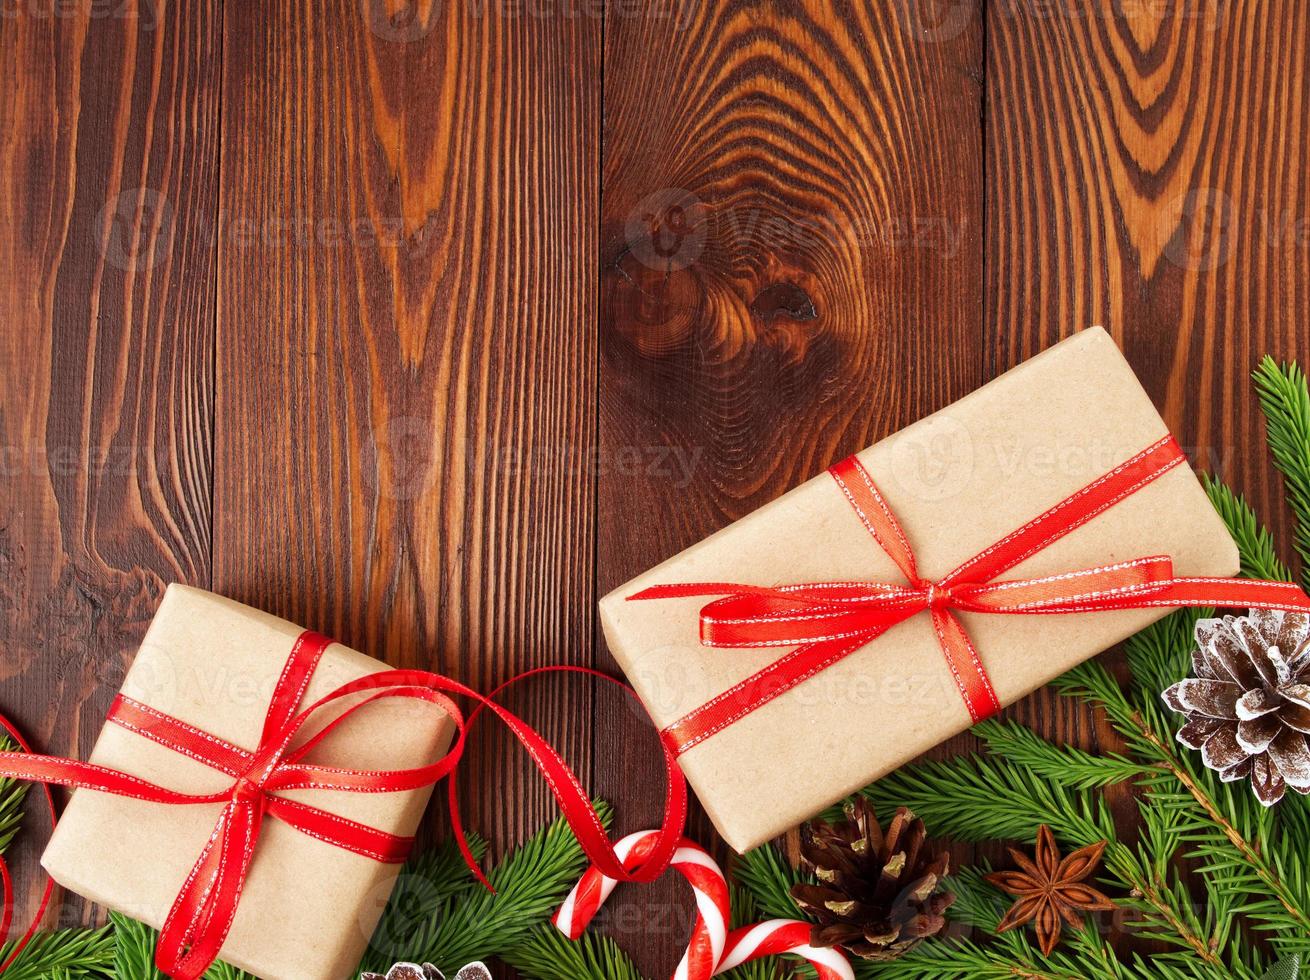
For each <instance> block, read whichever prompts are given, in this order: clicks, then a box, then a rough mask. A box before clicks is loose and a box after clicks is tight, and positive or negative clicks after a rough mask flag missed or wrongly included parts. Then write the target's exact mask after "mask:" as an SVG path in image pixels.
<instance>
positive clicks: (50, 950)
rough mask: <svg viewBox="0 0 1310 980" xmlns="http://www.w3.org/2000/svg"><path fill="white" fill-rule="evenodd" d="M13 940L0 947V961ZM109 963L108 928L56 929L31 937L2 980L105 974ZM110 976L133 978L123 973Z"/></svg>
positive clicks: (111, 957)
mask: <svg viewBox="0 0 1310 980" xmlns="http://www.w3.org/2000/svg"><path fill="white" fill-rule="evenodd" d="M15 941H16V940H15ZM15 941H10V942H7V943H5V944H4V945H2V946H0V963H2V962H4V961H5V960H7V959H8V958H9V954H10V952H12V950H13V948H14V942H15ZM113 966H114V935H113V932H112V931H111V929H110V927H108V926H102V927H101V928H99V929H58V930H55V931H54V932H40V933H37V934H36V935H35V936H33V937H32V941H31V942H30V943H28V944H27V946H26V947H24V949H23V951H22V952H21V953H19V954H18V958H17V959H15V960H14V962H13V963H11V964H10V966H9V968H8V969H7V970H5V973H4V975H5V980H52V978H55V977H58V978H64V980H80V978H82V977H87V978H93V977H95V978H98V977H104V976H108V975H110V971H111V970H112V969H113ZM113 975H114V976H116V977H120V978H122V980H135V978H129V977H127V976H125V975H124V974H118V973H115V974H113Z"/></svg>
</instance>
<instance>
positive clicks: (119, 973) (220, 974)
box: [5, 912, 258, 980]
mask: <svg viewBox="0 0 1310 980" xmlns="http://www.w3.org/2000/svg"><path fill="white" fill-rule="evenodd" d="M109 921H110V927H112V931H111V932H110V935H111V936H112V938H113V946H114V949H113V965H114V968H113V976H114V978H115V980H168V978H167V977H166V976H165V975H164V974H163V973H161V972H159V970H157V969H156V968H155V947H156V946H157V945H158V943H159V933H157V932H156V931H155V930H154V929H151V928H150V927H149V926H148V925H146V924H145V923H142V922H137V921H136V920H135V919H129V918H128V917H127V916H125V915H120V914H119V913H118V912H110V913H109ZM107 928H108V927H107ZM5 976H6V978H8V972H7V971H6V974H5ZM203 980H258V978H257V977H255V976H253V975H251V974H249V973H246V972H245V971H244V970H238V969H237V968H236V967H234V966H230V965H228V964H227V963H223V962H216V963H214V965H213V966H211V967H210V968H209V969H208V970H206V971H205V975H204V978H203Z"/></svg>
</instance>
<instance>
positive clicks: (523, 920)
mask: <svg viewBox="0 0 1310 980" xmlns="http://www.w3.org/2000/svg"><path fill="white" fill-rule="evenodd" d="M595 806H596V810H597V812H598V813H599V814H600V816H601V820H602V822H603V823H604V824H605V825H606V826H608V825H609V820H610V816H611V811H610V808H609V806H608V805H607V804H605V803H602V802H597V803H596V804H595ZM586 865H587V859H586V857H585V855H583V853H582V848H581V847H580V846H579V845H578V842H577V839H576V838H575V837H574V836H573V832H572V831H571V830H570V829H569V827H568V825H567V824H566V823H564V821H562V820H557V821H555V822H554V823H552V824H551V825H550V826H548V827H546V828H545V829H544V830H541V831H539V832H538V833H537V834H536V835H535V836H534V837H532V838H531V839H530V840H529V841H528V842H527V843H525V844H524V845H523V846H522V847H520V848H519V849H518V850H517V851H515V852H514V853H512V854H510V855H509V856H508V857H507V858H505V859H504V860H503V861H501V862H500V864H498V865H497V866H496V867H495V868H494V869H492V870H491V871H490V872H489V873H488V875H487V877H488V879H489V880H490V881H491V884H492V887H493V888H495V889H496V892H495V894H492V893H491V892H489V891H487V890H486V889H484V888H481V887H475V888H471V889H468V890H464V891H460V892H457V893H455V894H454V895H452V896H451V897H449V898H447V899H446V900H445V901H442V902H440V903H437V904H436V905H435V906H434V907H433V908H432V910H431V913H430V915H429V916H428V918H427V919H426V921H423V922H421V923H419V924H418V925H417V928H416V929H415V931H414V935H413V938H412V942H413V945H412V946H411V947H410V948H409V949H408V950H407V951H405V953H404V955H403V956H397V957H396V959H405V960H409V961H412V962H425V963H433V964H435V965H436V966H437V967H438V968H440V969H442V970H446V971H447V972H449V973H454V972H455V971H456V970H457V969H458V968H459V967H461V966H463V965H464V964H465V963H468V962H470V961H472V960H480V959H488V958H490V957H492V956H496V955H501V954H504V953H507V952H509V951H510V950H512V949H514V948H515V947H517V946H520V945H521V944H523V943H525V942H526V941H527V940H528V939H529V937H530V936H532V935H533V933H534V932H535V930H536V929H537V927H538V926H540V925H541V924H542V923H544V922H546V921H547V920H548V919H549V918H550V916H551V914H552V913H553V912H554V911H555V908H556V907H557V906H558V905H559V903H560V902H561V901H563V900H564V896H565V895H567V894H568V891H569V889H570V888H572V887H573V884H574V883H575V882H576V881H577V879H578V877H579V876H580V875H581V874H582V872H583V870H584V869H585V868H586Z"/></svg>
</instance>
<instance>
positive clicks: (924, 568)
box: [600, 328, 1238, 851]
mask: <svg viewBox="0 0 1310 980" xmlns="http://www.w3.org/2000/svg"><path fill="white" fill-rule="evenodd" d="M1237 569H1238V555H1237V549H1236V546H1235V545H1234V543H1233V541H1232V539H1231V538H1230V536H1229V535H1228V533H1227V531H1226V529H1225V528H1224V525H1223V523H1222V521H1221V520H1220V518H1219V516H1218V515H1217V514H1216V512H1215V511H1214V509H1213V507H1212V506H1211V505H1210V503H1209V501H1208V499H1207V497H1206V494H1205V492H1204V490H1203V488H1202V487H1201V485H1200V483H1199V482H1198V480H1197V478H1196V476H1195V475H1194V473H1193V472H1192V470H1191V468H1190V467H1189V466H1188V465H1187V463H1186V461H1185V460H1184V458H1183V456H1182V453H1181V450H1180V449H1179V448H1178V446H1177V444H1176V443H1175V442H1174V441H1173V440H1172V438H1171V437H1170V436H1169V433H1168V431H1167V429H1166V427H1165V424H1164V422H1163V421H1162V419H1161V418H1160V416H1159V414H1158V413H1157V412H1156V410H1155V408H1154V407H1153V406H1152V404H1151V400H1150V398H1149V397H1148V396H1147V394H1146V392H1145V391H1144V390H1143V389H1142V386H1141V384H1140V383H1139V382H1138V380H1137V378H1136V377H1135V376H1134V374H1133V372H1132V370H1131V368H1130V367H1129V365H1128V363H1127V362H1126V361H1125V360H1124V358H1123V355H1122V354H1121V353H1120V352H1119V349H1118V347H1117V346H1116V345H1115V343H1114V341H1113V340H1112V339H1111V338H1110V336H1109V335H1108V334H1107V333H1106V332H1105V331H1104V330H1102V329H1100V328H1093V329H1089V330H1085V331H1083V332H1081V333H1078V334H1076V335H1074V336H1073V337H1071V338H1069V339H1068V340H1065V341H1064V342H1062V343H1060V344H1057V345H1056V346H1054V347H1052V348H1050V349H1048V350H1046V351H1045V352H1043V353H1041V354H1039V355H1038V356H1036V357H1034V358H1032V359H1031V360H1029V361H1027V362H1026V363H1024V364H1022V365H1020V366H1019V367H1017V368H1015V369H1013V370H1011V371H1010V372H1008V373H1006V374H1004V375H1002V376H1001V377H999V378H997V379H996V380H994V381H992V382H991V383H989V384H987V385H985V386H984V387H982V388H980V389H979V390H977V391H975V392H973V393H972V394H970V395H968V396H967V397H965V398H963V399H961V400H960V401H958V402H956V403H954V404H952V405H950V406H948V407H947V408H945V409H942V410H941V411H939V412H937V413H936V414H934V415H931V416H929V417H927V418H925V419H922V420H921V421H919V422H917V423H915V424H914V425H911V426H909V427H908V428H906V429H903V430H902V431H900V432H897V433H896V434H894V435H892V436H890V437H888V438H887V439H884V440H883V441H881V442H879V443H877V444H876V445H874V446H872V447H870V448H868V449H866V450H864V451H862V452H860V453H858V454H857V455H856V456H855V457H853V458H852V459H850V460H847V461H844V462H843V463H841V464H838V465H836V466H834V467H833V468H832V469H831V470H830V471H828V472H827V473H824V474H822V475H820V476H818V477H816V478H814V479H812V480H810V481H809V482H807V483H805V484H803V485H801V486H799V487H797V488H796V489H794V490H792V491H791V492H789V493H787V494H786V495H784V496H782V497H780V498H779V499H778V500H776V501H774V502H773V503H771V504H768V505H766V506H764V507H762V508H760V509H759V510H757V511H755V512H754V513H752V514H749V515H747V516H746V517H745V518H743V519H741V520H739V521H737V522H736V523H735V524H732V525H731V526H729V527H727V528H725V529H724V530H722V531H720V532H718V533H717V534H714V535H712V536H711V537H709V538H707V539H706V540H704V541H702V542H700V543H699V544H696V545H694V546H692V547H691V548H688V549H687V550H686V551H684V552H682V553H681V554H679V555H677V556H675V557H673V558H671V559H669V560H668V561H666V562H664V563H663V564H662V565H660V566H658V567H657V568H654V569H652V570H651V571H649V572H647V573H646V574H644V575H641V576H639V577H638V578H636V579H633V580H632V581H630V582H628V583H627V584H625V585H623V586H622V587H620V588H619V589H617V590H615V591H614V592H613V593H611V594H610V595H608V596H606V597H605V598H604V599H602V600H601V602H600V615H601V621H602V624H603V627H604V631H605V636H606V638H607V640H608V642H609V646H610V649H611V650H612V651H613V653H614V656H615V657H616V658H617V660H618V662H619V664H620V665H621V667H622V668H623V671H624V672H625V674H626V675H627V677H628V679H629V680H630V681H631V683H632V685H633V687H634V688H635V689H636V690H637V692H638V694H639V695H640V697H641V699H642V701H643V702H644V704H645V706H646V709H647V710H648V711H649V713H650V715H651V716H652V718H653V720H654V721H655V723H656V725H657V726H658V727H659V728H661V729H662V732H663V738H664V740H665V743H666V744H667V745H669V746H670V747H672V748H673V750H674V751H675V752H678V753H680V755H679V761H680V763H681V766H682V769H683V771H684V772H685V773H686V776H687V779H688V781H689V782H690V783H691V785H692V787H693V788H694V789H695V791H696V795H697V796H698V798H699V799H700V801H701V803H702V804H703V805H704V807H705V809H706V811H707V812H708V814H709V816H710V818H711V819H712V820H713V822H714V824H715V826H716V827H717V828H718V830H719V832H720V833H721V834H722V835H723V837H724V839H725V840H726V841H727V842H728V843H729V844H730V845H731V846H732V847H733V848H735V849H736V850H738V851H746V850H748V849H750V848H752V847H755V846H757V845H759V844H761V843H763V842H764V841H766V840H768V839H770V838H772V837H775V836H776V835H778V834H780V833H782V832H784V831H785V830H787V829H788V828H790V827H792V826H794V825H796V824H798V823H800V822H801V821H803V820H806V819H808V818H809V817H811V816H813V815H814V814H815V813H817V812H819V811H820V810H822V809H823V808H824V807H826V806H828V805H829V804H831V803H833V802H835V801H837V800H839V799H841V798H842V797H844V796H847V795H848V794H850V793H852V792H854V791H855V790H857V789H859V788H860V787H863V786H865V785H867V784H868V783H870V782H872V781H873V780H875V779H877V778H878V777H880V776H882V775H884V774H886V773H887V772H889V771H891V770H892V769H895V768H896V767H897V766H900V765H901V764H903V763H905V762H908V761H910V760H911V759H913V758H915V757H916V756H918V755H920V754H921V753H923V752H924V751H926V750H928V749H930V748H932V747H933V746H935V745H937V744H939V743H941V742H942V741H944V740H946V739H948V738H949V737H951V736H952V735H955V734H956V733H958V732H960V731H962V730H964V729H965V728H967V727H969V726H970V725H971V724H972V723H973V722H975V721H976V720H978V719H980V718H982V717H986V716H987V715H989V714H991V713H993V712H994V711H995V710H998V709H999V708H1000V707H1001V706H1003V705H1007V704H1010V703H1012V702H1014V701H1016V700H1018V699H1019V698H1021V697H1023V696H1024V695H1026V694H1028V693H1029V692H1031V691H1033V690H1035V689H1036V688H1038V687H1040V686H1042V685H1043V684H1045V683H1047V682H1048V681H1050V680H1051V679H1053V678H1054V677H1056V676H1058V675H1059V674H1061V673H1064V672H1065V671H1067V670H1069V669H1070V668H1071V667H1073V666H1075V665H1076V664H1078V663H1080V662H1081V661H1084V660H1086V659H1088V658H1089V657H1091V656H1093V655H1095V654H1097V653H1099V652H1100V651H1103V650H1105V649H1106V648H1107V647H1110V646H1112V645H1113V644H1115V643H1117V642H1119V641H1121V640H1123V639H1125V638H1126V637H1128V636H1130V635H1131V634H1133V633H1135V632H1137V631H1138V630H1141V629H1142V628H1144V627H1145V626H1147V625H1149V624H1150V623H1151V622H1153V621H1154V620H1156V619H1158V618H1160V617H1161V616H1163V615H1165V614H1167V613H1168V612H1169V611H1170V609H1171V608H1172V607H1175V606H1177V605H1178V604H1179V603H1178V602H1176V601H1175V602H1169V601H1167V597H1166V598H1164V599H1157V600H1153V599H1152V598H1151V597H1152V595H1153V594H1160V595H1163V594H1164V592H1163V587H1162V586H1160V585H1157V584H1155V582H1156V581H1158V580H1163V579H1165V578H1166V577H1167V576H1170V575H1175V576H1189V577H1192V576H1229V575H1232V574H1234V573H1236V571H1237ZM1205 581H1206V580H1205V579H1199V578H1189V580H1188V582H1189V586H1190V588H1191V593H1192V594H1194V593H1195V592H1196V591H1197V590H1198V589H1199V588H1201V586H1198V585H1197V584H1196V583H1198V582H1200V583H1202V584H1204V582H1205ZM1005 583H1012V584H1008V585H1007V584H1005ZM1175 591H1178V590H1175ZM1121 596H1122V597H1125V598H1123V600H1122V602H1121V601H1120V599H1119V597H1121ZM1091 597H1095V603H1096V604H1095V605H1093V603H1092V598H1091ZM1093 609H1094V610H1095V611H1091V610H1093ZM1084 610H1087V611H1084ZM1045 613H1059V615H1051V614H1045Z"/></svg>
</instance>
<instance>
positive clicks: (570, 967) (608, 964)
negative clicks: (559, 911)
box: [501, 925, 645, 980]
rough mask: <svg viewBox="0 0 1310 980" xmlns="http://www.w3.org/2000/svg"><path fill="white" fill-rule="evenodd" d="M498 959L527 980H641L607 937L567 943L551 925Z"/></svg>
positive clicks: (584, 937) (593, 936)
mask: <svg viewBox="0 0 1310 980" xmlns="http://www.w3.org/2000/svg"><path fill="white" fill-rule="evenodd" d="M501 959H502V960H504V961H505V962H506V963H507V964H509V965H510V966H512V967H513V968H514V969H516V970H517V971H518V972H519V973H521V974H522V975H523V976H524V977H526V978H528V980H645V978H643V977H642V975H641V973H640V972H639V971H638V970H637V968H636V966H634V965H633V963H632V961H631V960H630V959H628V956H627V954H626V953H624V952H623V950H621V949H620V948H619V947H618V944H617V943H615V942H614V940H612V939H610V938H609V937H608V936H601V935H597V934H594V933H583V934H582V936H581V937H580V938H579V939H577V940H576V941H574V940H570V939H569V938H568V937H567V936H565V935H564V934H563V933H562V932H560V931H559V930H558V929H556V928H555V927H554V926H551V925H544V926H537V927H536V928H535V929H533V930H532V932H531V933H530V934H529V936H528V938H527V939H526V940H525V941H524V942H523V943H521V944H520V945H518V946H516V947H514V948H513V949H511V950H508V951H507V952H505V953H503V954H502V955H501Z"/></svg>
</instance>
